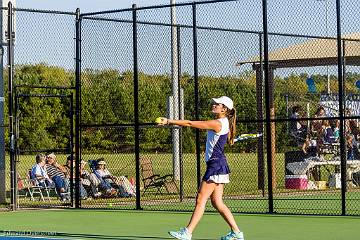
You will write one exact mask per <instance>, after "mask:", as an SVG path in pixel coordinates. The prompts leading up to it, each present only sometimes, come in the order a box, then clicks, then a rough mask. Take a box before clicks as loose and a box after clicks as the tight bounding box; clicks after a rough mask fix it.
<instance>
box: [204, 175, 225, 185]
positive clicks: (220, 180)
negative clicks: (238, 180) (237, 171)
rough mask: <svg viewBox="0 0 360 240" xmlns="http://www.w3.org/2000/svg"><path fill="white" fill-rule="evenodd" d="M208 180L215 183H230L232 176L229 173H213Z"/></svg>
mask: <svg viewBox="0 0 360 240" xmlns="http://www.w3.org/2000/svg"><path fill="white" fill-rule="evenodd" d="M207 181H208V182H209V181H210V182H214V183H229V182H230V178H229V174H220V175H212V176H210V177H209V179H208V180H207Z"/></svg>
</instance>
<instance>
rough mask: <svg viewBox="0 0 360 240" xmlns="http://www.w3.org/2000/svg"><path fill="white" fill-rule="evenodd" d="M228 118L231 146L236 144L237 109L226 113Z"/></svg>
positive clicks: (228, 141)
mask: <svg viewBox="0 0 360 240" xmlns="http://www.w3.org/2000/svg"><path fill="white" fill-rule="evenodd" d="M226 116H227V118H228V120H229V134H228V139H227V143H228V144H230V145H233V144H234V139H235V134H236V109H235V108H233V109H231V110H230V109H228V110H227V112H226Z"/></svg>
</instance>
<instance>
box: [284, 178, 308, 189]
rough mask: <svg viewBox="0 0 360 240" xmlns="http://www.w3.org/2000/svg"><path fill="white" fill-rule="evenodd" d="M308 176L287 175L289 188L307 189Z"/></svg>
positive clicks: (286, 183)
mask: <svg viewBox="0 0 360 240" xmlns="http://www.w3.org/2000/svg"><path fill="white" fill-rule="evenodd" d="M307 185H308V178H307V176H306V175H285V187H286V188H287V189H307Z"/></svg>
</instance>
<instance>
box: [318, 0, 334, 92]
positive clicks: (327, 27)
mask: <svg viewBox="0 0 360 240" xmlns="http://www.w3.org/2000/svg"><path fill="white" fill-rule="evenodd" d="M315 1H317V2H325V34H326V37H329V2H328V0H315ZM326 76H327V93H328V94H330V92H331V90H330V74H329V66H328V65H327V66H326Z"/></svg>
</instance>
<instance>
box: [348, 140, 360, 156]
mask: <svg viewBox="0 0 360 240" xmlns="http://www.w3.org/2000/svg"><path fill="white" fill-rule="evenodd" d="M357 145H358V144H357V142H356V140H355V137H354V135H352V134H349V135H346V147H347V151H346V153H347V160H358V159H360V158H359V157H360V153H359V149H358V146H357Z"/></svg>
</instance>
